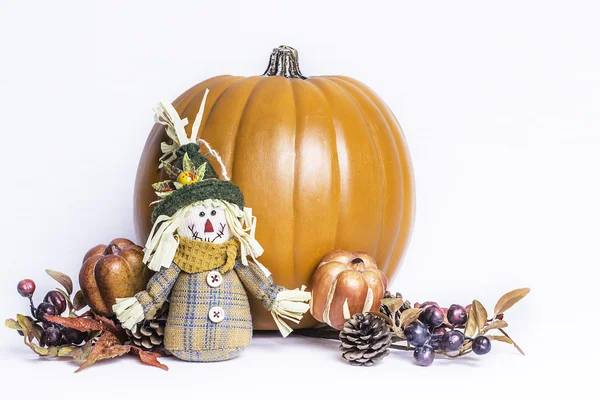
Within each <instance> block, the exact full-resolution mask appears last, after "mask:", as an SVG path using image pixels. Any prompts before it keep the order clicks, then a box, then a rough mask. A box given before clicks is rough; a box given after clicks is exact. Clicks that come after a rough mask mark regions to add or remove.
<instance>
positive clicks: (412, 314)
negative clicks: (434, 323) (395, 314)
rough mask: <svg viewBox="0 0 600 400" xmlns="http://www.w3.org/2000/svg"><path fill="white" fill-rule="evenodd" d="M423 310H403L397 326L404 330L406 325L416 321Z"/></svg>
mask: <svg viewBox="0 0 600 400" xmlns="http://www.w3.org/2000/svg"><path fill="white" fill-rule="evenodd" d="M423 310H424V308H409V309H408V310H404V311H403V312H402V314H400V321H399V323H398V325H400V327H401V328H402V329H404V328H405V327H406V326H407V325H408V324H410V323H411V322H414V321H416V320H417V318H419V315H420V314H421V313H422V312H423Z"/></svg>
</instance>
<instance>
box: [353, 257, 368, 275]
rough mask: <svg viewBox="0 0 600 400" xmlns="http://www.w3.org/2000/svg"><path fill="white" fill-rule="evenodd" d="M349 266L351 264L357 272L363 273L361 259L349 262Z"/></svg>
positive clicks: (363, 263)
mask: <svg viewBox="0 0 600 400" xmlns="http://www.w3.org/2000/svg"><path fill="white" fill-rule="evenodd" d="M350 264H352V266H353V267H354V268H356V270H357V271H359V272H360V271H364V269H365V262H364V260H363V259H362V258H359V257H357V258H355V259H354V260H352V261H350Z"/></svg>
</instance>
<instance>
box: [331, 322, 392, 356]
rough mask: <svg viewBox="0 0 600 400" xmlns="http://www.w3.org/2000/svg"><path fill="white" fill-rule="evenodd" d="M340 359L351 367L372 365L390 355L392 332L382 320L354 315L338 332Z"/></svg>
mask: <svg viewBox="0 0 600 400" xmlns="http://www.w3.org/2000/svg"><path fill="white" fill-rule="evenodd" d="M340 340H341V341H342V344H341V345H340V350H341V351H342V353H343V354H342V357H344V359H346V360H347V361H348V362H350V364H352V365H367V366H369V365H373V364H375V363H377V362H379V361H381V360H382V359H383V358H384V357H385V356H387V355H388V354H390V350H389V347H390V345H391V344H392V331H391V330H390V328H389V327H388V326H387V324H386V323H385V321H384V320H383V319H382V318H379V317H377V316H375V315H373V314H370V313H362V314H361V313H358V314H354V315H353V316H352V318H350V319H349V320H348V321H346V323H345V324H344V327H343V329H342V331H341V332H340Z"/></svg>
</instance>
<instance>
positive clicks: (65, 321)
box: [44, 315, 105, 332]
mask: <svg viewBox="0 0 600 400" xmlns="http://www.w3.org/2000/svg"><path fill="white" fill-rule="evenodd" d="M44 318H46V319H47V320H48V321H49V322H54V323H55V324H59V325H62V326H64V327H67V328H73V329H77V330H78V331H80V332H87V331H102V330H104V329H105V327H104V325H103V324H102V322H100V321H96V320H95V319H91V318H82V317H79V318H64V317H59V316H57V315H46V316H45V317H44Z"/></svg>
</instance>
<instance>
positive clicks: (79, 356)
mask: <svg viewBox="0 0 600 400" xmlns="http://www.w3.org/2000/svg"><path fill="white" fill-rule="evenodd" d="M91 352H92V341H91V340H88V341H87V342H85V344H84V345H83V346H80V347H77V348H76V349H73V350H72V351H71V357H73V358H74V359H75V360H79V361H85V360H87V358H88V357H89V356H90V353H91Z"/></svg>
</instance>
